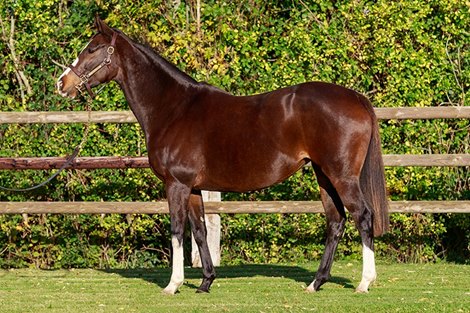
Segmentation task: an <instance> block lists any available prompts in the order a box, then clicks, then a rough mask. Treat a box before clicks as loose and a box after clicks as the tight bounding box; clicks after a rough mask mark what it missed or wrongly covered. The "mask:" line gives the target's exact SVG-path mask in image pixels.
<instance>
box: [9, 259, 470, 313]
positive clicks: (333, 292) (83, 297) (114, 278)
mask: <svg viewBox="0 0 470 313" xmlns="http://www.w3.org/2000/svg"><path fill="white" fill-rule="evenodd" d="M317 266H318V263H312V264H302V265H296V264H288V265H242V266H227V267H221V268H218V271H217V272H218V279H216V280H215V282H214V284H213V286H212V289H211V293H210V294H196V293H195V291H196V288H197V287H198V286H199V283H200V275H201V273H200V270H198V269H189V268H188V269H186V283H185V284H184V286H183V287H182V288H181V289H180V293H178V294H176V295H174V296H167V295H163V294H161V290H162V288H163V287H165V285H166V283H167V282H168V280H169V276H170V270H169V269H155V270H146V269H141V270H139V269H138V270H108V271H100V270H87V269H85V270H57V271H45V270H36V269H19V270H2V271H0V312H2V313H10V312H12V313H13V312H18V313H20V312H21V313H26V312H34V313H41V312H61V313H64V312H65V313H73V312H139V313H140V312H334V313H339V312H470V266H468V265H455V264H448V263H440V264H424V265H423V264H387V263H379V264H378V265H377V271H378V275H379V277H378V280H377V282H376V283H375V284H374V285H373V286H372V288H371V290H370V292H369V294H356V293H354V287H355V286H356V285H357V284H358V283H359V281H360V278H361V268H362V265H361V263H360V262H358V261H351V262H348V261H338V262H335V263H334V265H333V271H332V275H333V277H332V280H331V282H329V283H327V284H325V285H324V286H323V288H322V290H321V291H320V292H318V293H315V294H308V293H306V292H304V288H305V287H306V285H307V284H309V283H310V282H311V280H312V275H313V273H314V272H315V270H316V267H317Z"/></svg>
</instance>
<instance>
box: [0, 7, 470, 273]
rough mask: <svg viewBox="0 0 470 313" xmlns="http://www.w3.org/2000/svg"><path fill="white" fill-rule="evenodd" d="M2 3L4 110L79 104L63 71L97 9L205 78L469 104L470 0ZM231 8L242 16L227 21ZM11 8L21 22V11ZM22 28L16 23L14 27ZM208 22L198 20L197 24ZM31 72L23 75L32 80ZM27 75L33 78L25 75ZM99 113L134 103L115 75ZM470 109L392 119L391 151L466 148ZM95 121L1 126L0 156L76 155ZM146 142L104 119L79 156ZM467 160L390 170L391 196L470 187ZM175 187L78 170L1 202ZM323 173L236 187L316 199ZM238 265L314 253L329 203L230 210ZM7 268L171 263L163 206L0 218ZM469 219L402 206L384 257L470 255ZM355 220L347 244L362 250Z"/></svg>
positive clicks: (227, 84)
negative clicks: (63, 90) (270, 211)
mask: <svg viewBox="0 0 470 313" xmlns="http://www.w3.org/2000/svg"><path fill="white" fill-rule="evenodd" d="M196 10H197V8H196V5H195V3H194V1H186V2H184V1H156V0H154V1H140V2H135V1H129V0H119V1H118V0H115V1H89V0H81V1H62V0H44V1H36V2H31V1H26V0H17V1H3V2H1V3H0V18H1V28H2V32H1V33H0V51H1V53H0V73H1V74H0V106H1V110H2V111H53V110H83V109H84V103H83V102H80V101H71V100H65V99H63V98H61V97H59V96H58V95H57V94H56V93H55V82H56V79H57V78H58V76H59V75H60V73H62V71H63V69H62V68H61V67H60V66H59V65H61V64H69V63H70V62H71V60H73V59H74V58H75V57H76V54H77V52H78V51H80V50H81V48H82V47H83V46H84V45H85V44H86V42H87V40H88V38H89V37H90V36H91V35H92V34H93V33H94V30H93V28H92V20H93V17H94V15H95V14H99V15H100V16H101V17H102V18H106V20H107V22H108V23H110V25H111V26H113V27H117V28H119V29H121V30H122V31H124V32H125V33H127V34H129V35H130V36H131V37H133V38H135V39H136V40H137V41H140V42H145V43H147V44H148V45H149V46H151V47H153V48H154V49H156V50H157V51H159V52H160V53H161V54H162V55H163V56H164V57H166V58H167V59H168V60H169V61H171V62H173V63H175V64H177V66H178V67H179V68H180V69H182V70H183V71H185V72H187V73H188V74H190V75H191V76H192V77H194V78H195V79H197V80H201V81H207V82H209V83H211V84H214V85H216V86H219V87H221V88H223V89H226V90H227V91H229V92H232V93H234V94H238V95H243V94H252V93H259V92H264V91H269V90H272V89H275V88H279V87H283V86H287V85H292V84H296V83H300V82H304V81H309V80H322V81H328V82H334V83H337V84H341V85H345V86H347V87H350V88H354V89H356V90H358V91H360V92H362V93H364V94H366V95H367V96H368V97H369V98H370V99H371V100H372V102H373V103H374V105H375V106H377V107H401V106H418V107H423V106H442V105H461V106H464V105H469V104H468V101H469V100H468V99H469V95H468V90H469V86H470V64H469V61H470V57H469V54H470V49H468V48H469V46H468V43H469V40H468V39H469V38H468V31H465V29H467V28H468V25H469V23H470V19H469V15H468V14H467V12H468V8H467V7H466V6H465V3H464V2H463V1H458V0H444V1H427V2H424V1H414V0H408V1H392V2H390V1H383V0H381V1H363V2H351V1H299V2H297V3H294V2H291V1H259V0H254V1H246V2H244V1H242V2H241V3H236V2H233V1H202V7H201V19H200V21H199V23H198V21H197V18H196V16H197V14H196ZM227 16H230V19H228V18H227ZM12 21H13V22H14V23H12ZM12 25H13V26H14V27H12ZM198 25H200V26H198ZM22 75H23V76H24V79H23V78H22V77H23V76H22ZM28 84H29V85H30V88H31V90H28V88H27V86H28ZM93 109H95V110H121V109H124V110H125V109H127V104H126V101H125V98H124V96H123V94H122V92H121V91H120V90H119V88H118V87H117V85H116V84H113V83H112V84H109V85H108V86H107V87H106V88H105V89H103V91H102V92H101V93H100V94H99V95H98V97H97V98H96V100H95V101H94V103H93ZM469 126H470V125H469V122H468V120H432V121H424V120H418V121H396V120H390V121H382V122H381V133H382V140H383V150H384V153H397V154H404V153H415V154H431V153H469V142H470V135H469ZM82 135H83V125H61V124H56V125H20V124H14V125H5V124H0V142H1V146H0V157H6V156H18V157H20V156H38V157H39V156H58V155H66V154H70V153H71V151H72V149H73V147H74V146H76V145H77V144H78V143H79V142H80V140H81V137H82ZM145 154H146V147H145V140H144V138H143V135H142V133H141V131H140V128H139V126H138V125H130V124H121V125H116V124H95V125H92V126H91V130H90V135H89V138H88V140H87V144H86V145H85V147H84V149H83V151H82V152H81V155H83V156H102V155H129V156H140V155H145ZM468 173H469V169H468V168H441V167H436V168H407V167H406V168H387V170H386V175H387V182H388V186H389V190H390V197H391V198H392V199H394V200H398V199H405V200H427V199H429V200H431V199H432V200H441V199H442V200H452V199H460V200H463V199H469V198H470V191H469V190H470V187H469V186H470V178H469V174H468ZM49 174H50V173H49V172H48V171H22V172H14V171H2V175H1V176H0V184H1V185H3V186H17V187H26V186H30V185H32V184H34V183H35V182H39V181H42V180H44V179H45V178H46V177H48V176H49ZM163 197H164V191H163V186H162V183H161V182H160V181H158V180H157V179H156V178H155V177H154V175H153V174H152V173H151V172H150V171H149V170H122V171H117V170H112V171H110V170H96V171H83V170H74V171H68V172H65V173H63V174H61V175H59V177H58V178H57V179H56V180H55V181H54V182H53V183H51V184H49V185H48V186H46V187H44V188H42V189H40V190H38V191H34V192H30V193H26V194H16V193H6V192H0V200H2V201H26V200H36V201H38V200H40V201H111V200H112V201H152V200H156V199H161V198H163ZM318 197H319V194H318V186H317V184H316V181H315V178H314V175H313V173H312V171H311V170H308V169H307V170H303V172H302V173H297V174H296V175H294V176H293V177H291V178H290V179H289V180H287V181H286V182H284V183H282V184H279V185H277V186H274V187H272V188H270V189H266V190H262V191H258V192H254V193H250V194H241V195H238V194H231V193H228V194H225V195H224V198H225V199H226V200H235V199H245V200H247V199H249V200H281V199H284V200H287V199H291V200H312V199H318ZM222 224H223V247H224V248H223V249H224V253H223V258H224V261H225V262H226V263H241V262H251V261H253V262H280V261H285V260H299V259H305V260H307V259H317V258H319V257H320V253H321V251H322V248H323V242H324V224H325V223H324V220H323V216H320V215H293V216H291V215H233V216H232V215H227V216H224V217H223V221H222ZM0 225H1V226H0V227H1V230H2V231H1V234H0V243H1V246H2V250H1V251H0V253H1V256H2V258H1V259H0V265H1V266H4V267H7V266H37V267H46V268H50V267H52V268H57V267H87V266H95V267H106V266H113V267H124V266H154V265H157V264H162V263H165V262H166V261H167V258H168V255H169V250H168V238H169V236H168V234H167V232H168V227H169V224H168V217H167V216H152V217H150V216H134V217H128V216H121V215H110V216H81V215H71V216H49V215H48V216H28V217H26V216H0ZM468 225H469V219H468V216H461V215H450V214H449V215H421V214H416V215H399V214H397V215H393V216H392V229H391V233H390V234H389V235H387V236H385V237H384V238H382V239H381V240H380V241H379V242H378V243H377V249H378V251H379V253H380V254H382V255H384V256H388V257H392V258H395V259H398V260H402V261H430V260H437V258H439V257H442V256H446V255H447V256H449V257H452V258H453V259H457V260H458V259H460V260H465V259H466V258H467V260H468V257H469V255H470V249H469V242H470V235H469V234H468V232H466V231H465V230H466V229H468ZM357 241H358V236H357V231H355V229H354V226H353V225H352V223H349V224H348V227H347V230H346V234H345V238H344V239H343V240H342V243H341V245H340V247H339V249H338V250H339V251H338V254H339V255H346V256H349V257H358V256H359V253H360V245H359V244H357Z"/></svg>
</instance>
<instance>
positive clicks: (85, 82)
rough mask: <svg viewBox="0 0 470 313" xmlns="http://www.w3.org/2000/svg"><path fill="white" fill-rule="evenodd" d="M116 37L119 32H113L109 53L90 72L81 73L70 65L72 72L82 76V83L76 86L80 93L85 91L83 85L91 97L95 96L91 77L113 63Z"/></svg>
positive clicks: (79, 76)
mask: <svg viewBox="0 0 470 313" xmlns="http://www.w3.org/2000/svg"><path fill="white" fill-rule="evenodd" d="M116 38H117V32H113V38H112V39H111V44H110V45H109V46H108V49H107V50H106V52H107V55H106V57H105V59H104V60H103V61H102V62H101V63H100V64H98V65H97V66H96V67H95V68H94V69H92V70H91V71H89V72H88V73H83V74H81V73H80V71H78V70H77V68H76V67H75V66H73V65H72V64H71V65H70V66H69V68H70V69H71V70H72V72H73V73H74V74H75V75H77V76H78V78H80V83H79V84H78V85H76V86H75V88H76V89H77V90H78V92H79V93H83V91H84V90H83V87H85V88H86V91H87V92H88V94H89V95H90V97H92V98H94V97H95V94H94V93H93V91H92V90H91V86H90V84H89V83H88V81H89V80H90V78H91V77H93V75H95V74H96V73H97V72H98V71H99V70H101V69H102V68H103V67H105V66H109V65H110V64H111V55H113V53H114V48H115V44H116Z"/></svg>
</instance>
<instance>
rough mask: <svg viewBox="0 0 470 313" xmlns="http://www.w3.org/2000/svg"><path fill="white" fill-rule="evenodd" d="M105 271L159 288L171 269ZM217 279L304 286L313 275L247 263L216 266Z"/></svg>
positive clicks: (195, 272)
mask: <svg viewBox="0 0 470 313" xmlns="http://www.w3.org/2000/svg"><path fill="white" fill-rule="evenodd" d="M103 271H104V272H106V273H114V274H118V275H120V276H122V277H126V278H140V279H143V280H145V281H148V282H151V283H154V284H156V285H158V286H159V287H161V288H165V287H166V285H167V284H168V282H169V281H170V275H171V270H170V269H169V268H162V269H107V270H103ZM216 274H217V278H216V281H217V279H221V278H224V279H226V278H228V279H230V278H244V277H256V276H264V277H282V278H287V279H291V280H294V281H296V282H299V283H304V284H305V285H306V286H307V285H309V284H310V283H311V282H312V280H313V277H314V276H315V273H314V272H311V271H308V270H307V269H305V268H303V267H300V266H290V265H273V264H249V265H234V266H220V267H217V268H216ZM185 278H187V279H198V278H200V279H201V281H202V269H199V268H185ZM329 283H333V284H337V285H341V286H342V287H343V288H347V289H353V288H354V286H353V285H352V282H351V280H349V279H347V278H344V277H339V276H332V277H331V278H330V280H329ZM186 285H187V286H189V287H190V288H194V289H197V288H198V286H196V285H194V284H188V283H186Z"/></svg>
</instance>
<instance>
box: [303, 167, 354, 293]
mask: <svg viewBox="0 0 470 313" xmlns="http://www.w3.org/2000/svg"><path fill="white" fill-rule="evenodd" d="M314 168H315V173H316V175H317V180H318V183H319V184H320V193H321V200H322V203H323V207H324V209H325V214H326V223H327V237H326V244H325V252H324V253H323V256H322V259H321V262H320V266H319V268H318V271H317V273H316V275H315V280H314V281H313V282H312V283H311V284H310V285H309V286H308V287H307V291H309V292H314V291H318V289H319V288H320V286H321V285H323V284H324V283H325V282H326V281H327V280H328V279H329V278H330V271H331V266H332V265H333V258H334V255H335V252H336V248H337V246H338V242H339V240H340V239H341V237H342V235H343V232H344V225H345V222H346V216H345V213H344V206H343V203H342V202H341V199H340V198H339V196H338V193H337V192H336V190H335V188H334V187H333V185H332V184H331V182H330V180H329V179H328V178H327V177H326V176H325V175H324V174H323V172H322V171H321V170H320V169H318V168H316V167H314Z"/></svg>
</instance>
